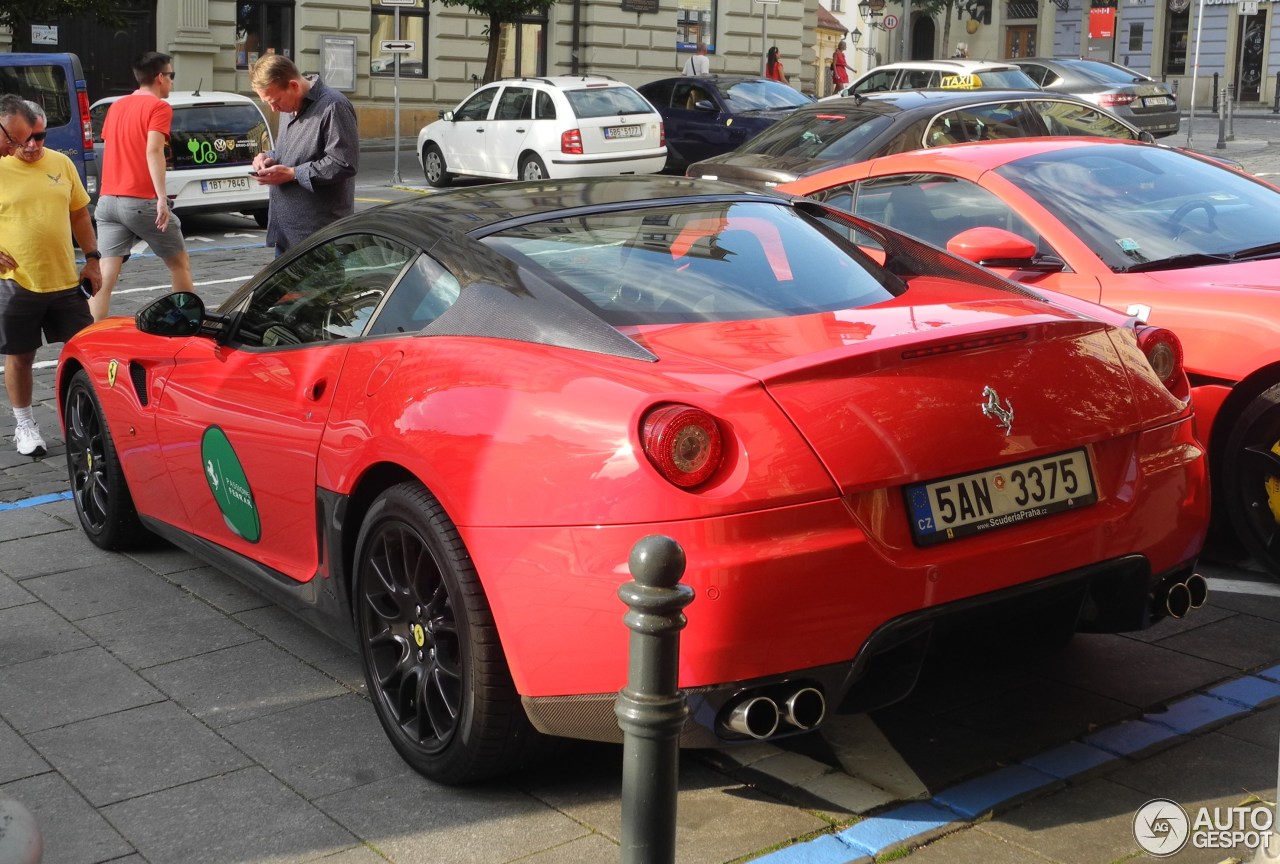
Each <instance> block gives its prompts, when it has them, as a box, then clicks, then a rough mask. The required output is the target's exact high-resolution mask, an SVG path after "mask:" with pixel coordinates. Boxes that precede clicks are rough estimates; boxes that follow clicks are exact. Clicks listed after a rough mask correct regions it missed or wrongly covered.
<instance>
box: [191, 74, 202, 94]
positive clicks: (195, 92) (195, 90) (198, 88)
mask: <svg viewBox="0 0 1280 864" xmlns="http://www.w3.org/2000/svg"><path fill="white" fill-rule="evenodd" d="M203 84H204V78H201V79H200V80H199V81H197V82H196V89H194V90H192V91H191V95H192V96H196V97H199V96H200V87H201V86H202V85H203Z"/></svg>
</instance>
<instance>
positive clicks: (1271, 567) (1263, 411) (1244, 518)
mask: <svg viewBox="0 0 1280 864" xmlns="http://www.w3.org/2000/svg"><path fill="white" fill-rule="evenodd" d="M1222 461H1223V473H1222V486H1223V491H1224V495H1223V497H1224V498H1225V499H1226V500H1225V502H1224V504H1225V506H1226V509H1227V514H1228V515H1229V516H1230V517H1231V524H1232V527H1234V528H1235V532H1236V536H1237V537H1239V539H1240V542H1241V543H1242V544H1243V545H1244V547H1245V549H1246V550H1247V551H1248V552H1249V554H1251V555H1252V556H1253V557H1254V559H1255V560H1256V561H1257V562H1258V563H1259V564H1261V565H1262V566H1263V567H1264V568H1265V569H1266V570H1267V572H1269V573H1270V574H1271V576H1272V578H1280V384H1277V385H1276V386H1274V387H1272V388H1271V389H1270V390H1267V391H1265V392H1264V393H1262V394H1261V395H1259V396H1258V397H1257V398H1256V399H1254V400H1253V402H1252V403H1250V405H1249V407H1248V408H1247V409H1246V410H1245V412H1244V413H1243V414H1242V415H1240V419H1239V420H1238V421H1237V422H1236V424H1235V427H1234V428H1233V429H1232V430H1231V435H1230V436H1229V438H1228V439H1227V449H1226V452H1225V453H1224V454H1223V460H1222Z"/></svg>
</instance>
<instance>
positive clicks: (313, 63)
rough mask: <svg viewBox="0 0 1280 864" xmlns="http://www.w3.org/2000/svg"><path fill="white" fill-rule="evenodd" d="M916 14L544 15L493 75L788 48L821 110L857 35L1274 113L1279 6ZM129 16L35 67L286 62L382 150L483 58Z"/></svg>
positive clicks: (357, 12)
mask: <svg viewBox="0 0 1280 864" xmlns="http://www.w3.org/2000/svg"><path fill="white" fill-rule="evenodd" d="M903 2H904V0H896V2H895V0H870V2H867V3H863V4H861V8H860V7H859V5H855V4H852V3H851V2H850V0H826V9H825V10H823V11H824V13H826V12H829V14H822V15H821V17H820V13H819V0H770V2H761V0H608V2H599V0H557V2H555V3H553V4H552V5H551V6H550V7H549V8H548V10H547V11H546V13H545V14H542V15H532V16H528V17H526V18H525V19H524V20H523V21H521V22H519V23H517V24H505V25H502V26H501V32H500V34H499V43H498V72H499V74H500V75H567V74H575V75H577V74H599V75H608V76H611V77H613V78H616V79H619V80H622V81H626V82H628V83H630V84H634V85H638V84H642V83H645V82H647V81H651V80H653V79H655V78H660V77H663V76H667V75H672V74H675V73H677V72H678V71H679V69H680V68H681V66H682V65H683V63H684V60H685V58H686V57H687V55H688V53H690V52H692V51H694V50H695V49H696V46H697V43H698V41H699V40H702V41H705V42H706V43H707V46H708V56H709V59H710V63H711V70H712V71H713V72H718V73H722V74H757V73H759V72H761V71H762V70H763V62H764V60H763V58H764V54H765V51H766V49H767V48H768V47H769V46H771V45H777V46H778V48H779V49H780V56H781V58H782V60H783V63H784V66H785V68H786V69H787V71H788V73H789V74H790V76H791V81H792V83H793V85H794V86H796V87H797V88H798V89H800V90H804V91H806V92H810V93H813V94H816V95H821V94H824V93H825V92H827V88H828V85H827V83H826V75H827V68H828V65H829V62H830V56H831V51H832V45H833V43H834V41H835V40H838V39H839V38H840V36H841V35H842V33H841V31H842V30H843V31H848V32H849V33H851V34H852V32H853V31H854V30H858V31H859V32H860V33H861V38H860V41H859V44H858V45H857V46H856V48H855V47H854V46H853V44H852V38H850V40H849V41H850V43H851V44H850V49H849V51H848V55H849V61H850V63H851V65H853V66H854V67H855V69H856V70H857V71H859V72H861V71H865V70H866V69H867V68H870V67H871V66H874V65H876V64H877V63H878V62H890V61H893V60H898V59H902V58H903V57H911V58H915V59H924V58H930V57H951V56H957V55H967V56H969V57H973V58H993V59H995V58H1007V57H1017V56H1023V57H1025V56H1032V55H1039V56H1045V55H1049V56H1087V57H1097V58H1099V59H1107V60H1114V61H1115V62H1118V63H1122V64H1124V65H1126V66H1130V67H1132V68H1134V69H1136V70H1138V71H1141V72H1145V73H1147V74H1150V75H1152V76H1153V77H1155V78H1161V79H1165V80H1169V81H1171V82H1174V83H1175V84H1176V86H1177V87H1178V92H1179V98H1180V102H1181V104H1182V107H1183V108H1186V107H1188V106H1189V105H1190V101H1189V96H1190V94H1191V90H1192V87H1191V80H1192V77H1193V75H1194V76H1195V77H1196V87H1195V97H1196V106H1197V108H1200V107H1205V108H1207V107H1208V106H1209V104H1210V103H1211V102H1212V99H1213V94H1212V88H1213V77H1212V76H1213V74H1214V73H1215V72H1217V73H1218V74H1219V85H1220V86H1222V87H1225V86H1226V85H1227V84H1228V83H1232V84H1238V86H1239V89H1240V99H1241V101H1242V102H1243V103H1245V104H1248V103H1250V102H1257V103H1262V104H1266V105H1269V104H1271V102H1272V101H1273V100H1274V99H1275V97H1276V82H1275V76H1276V74H1277V73H1278V72H1280V39H1278V38H1276V37H1275V35H1274V34H1273V29H1274V27H1275V21H1274V15H1273V14H1272V3H1271V2H1270V0H1244V2H1241V0H1203V5H1201V3H1200V0H950V2H947V3H940V4H939V6H938V8H939V11H938V12H937V13H936V14H934V15H930V14H928V13H927V12H925V11H922V10H921V8H920V6H919V4H918V3H917V4H916V5H914V6H913V8H912V12H911V20H910V27H909V28H903V27H902V26H901V25H902V23H904V22H902V21H901V18H902V14H903ZM125 5H127V6H128V9H127V12H128V15H127V21H126V24H125V25H124V26H123V27H120V28H114V29H113V30H112V29H108V28H103V27H101V26H100V25H99V24H98V23H97V22H94V21H76V20H65V19H64V20H62V21H50V22H47V23H43V24H40V25H38V29H37V28H34V27H33V33H32V37H33V38H32V41H33V42H34V43H35V44H34V49H35V50H44V51H74V52H76V53H78V54H80V55H81V60H82V63H83V64H84V66H85V69H86V74H88V75H89V77H90V81H89V87H90V96H91V98H92V99H98V98H101V97H103V96H108V95H113V94H114V93H119V92H128V91H129V90H131V89H132V88H133V83H132V80H131V78H130V77H129V72H128V61H129V59H131V58H132V57H134V56H136V55H137V54H138V53H140V52H141V51H144V50H150V49H158V50H162V51H165V52H167V53H169V54H172V55H173V57H174V68H175V70H176V71H177V76H178V77H177V86H178V87H179V89H194V88H196V87H197V86H199V87H202V88H204V89H206V90H211V89H212V90H230V91H234V92H238V93H245V94H250V95H251V94H252V90H251V88H250V86H249V66H250V64H251V63H252V62H253V60H254V59H256V58H257V57H258V56H260V55H262V54H264V53H271V52H276V53H281V54H284V55H286V56H288V57H290V58H292V59H293V60H294V61H295V62H296V63H297V64H298V65H299V67H300V68H302V70H303V71H305V72H320V73H321V74H323V75H324V77H325V79H326V81H327V82H328V83H329V84H330V85H332V86H337V87H339V88H340V89H342V90H343V91H344V92H346V93H347V95H348V96H349V97H350V98H351V100H352V102H353V103H354V104H355V105H356V108H357V111H358V113H359V115H360V124H361V132H362V134H365V135H369V136H371V137H381V136H386V135H390V134H391V132H392V130H393V129H394V125H395V122H394V121H395V111H394V108H395V106H396V104H397V102H398V104H399V107H400V114H399V116H400V128H401V130H405V131H406V133H407V134H408V135H410V136H412V135H413V134H414V133H415V132H416V130H417V129H418V127H419V126H421V125H422V124H423V123H426V122H428V121H430V120H432V119H434V118H435V117H436V116H437V115H438V113H439V112H440V111H443V110H447V109H449V108H451V107H453V106H454V105H455V104H457V103H458V102H459V101H460V100H461V99H462V98H464V97H465V96H466V95H467V94H468V93H470V92H471V91H472V90H473V89H474V88H475V87H476V86H478V84H479V83H480V82H481V81H482V79H483V77H484V74H485V67H486V60H487V56H488V48H489V40H488V33H487V30H488V25H489V22H488V19H487V18H485V17H482V16H480V15H477V14H475V13H474V12H472V11H470V10H469V9H468V8H467V7H465V6H443V5H440V4H439V3H432V2H430V0H240V2H234V0H162V2H157V0H132V2H129V3H126V4H125ZM886 22H888V23H889V24H893V25H894V26H893V27H892V29H886V26H885V25H886ZM37 37H38V38H37ZM4 43H5V36H4V35H3V34H0V47H4ZM1197 46H1198V49H1199V50H1198V65H1197V60H1196V57H1197V51H1196V48H1197ZM397 66H398V69H397Z"/></svg>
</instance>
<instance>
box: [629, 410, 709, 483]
mask: <svg viewBox="0 0 1280 864" xmlns="http://www.w3.org/2000/svg"><path fill="white" fill-rule="evenodd" d="M640 437H641V443H642V445H643V446H644V455H645V456H647V457H649V461H650V462H652V463H653V467H655V468H657V469H658V473H659V474H661V475H662V476H663V477H664V478H666V480H667V481H668V482H669V483H673V484H675V485H676V486H679V487H681V488H682V489H688V488H690V487H692V486H697V485H698V484H699V483H703V482H705V481H706V480H707V478H708V477H710V476H711V475H712V474H714V473H715V470H716V469H717V468H719V467H720V454H721V449H722V447H723V442H722V438H721V435H720V426H719V425H718V424H717V423H716V420H715V418H714V417H712V416H711V415H710V414H708V413H707V412H706V411H703V410H702V409H700V408H694V407H692V406H689V405H663V406H661V407H659V408H655V409H654V410H653V411H650V412H649V413H648V414H647V415H645V418H644V422H643V424H642V425H641V436H640Z"/></svg>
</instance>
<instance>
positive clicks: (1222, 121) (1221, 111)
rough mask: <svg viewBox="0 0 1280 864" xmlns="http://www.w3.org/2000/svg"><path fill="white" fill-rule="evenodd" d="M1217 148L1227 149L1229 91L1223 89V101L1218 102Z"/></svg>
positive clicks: (1215, 147) (1215, 146) (1215, 145)
mask: <svg viewBox="0 0 1280 864" xmlns="http://www.w3.org/2000/svg"><path fill="white" fill-rule="evenodd" d="M1213 147H1214V149H1215V150H1225V149H1227V91H1226V90H1223V91H1222V102H1220V103H1219V104H1218V143H1217V144H1214V145H1213Z"/></svg>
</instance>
